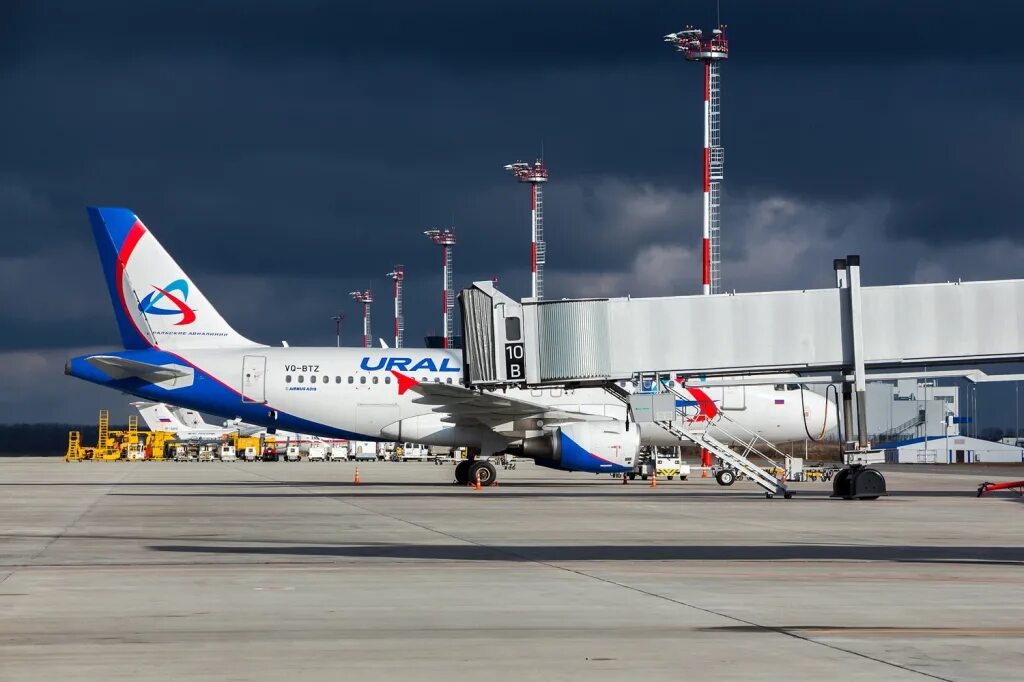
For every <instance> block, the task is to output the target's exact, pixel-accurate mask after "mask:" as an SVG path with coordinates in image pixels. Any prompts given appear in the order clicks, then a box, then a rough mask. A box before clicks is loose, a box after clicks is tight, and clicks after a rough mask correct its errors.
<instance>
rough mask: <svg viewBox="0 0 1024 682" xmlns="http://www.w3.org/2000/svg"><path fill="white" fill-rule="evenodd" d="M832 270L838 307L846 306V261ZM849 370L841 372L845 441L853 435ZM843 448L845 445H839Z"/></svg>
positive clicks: (844, 320)
mask: <svg viewBox="0 0 1024 682" xmlns="http://www.w3.org/2000/svg"><path fill="white" fill-rule="evenodd" d="M832 268H833V269H834V270H835V272H836V288H837V289H840V298H839V301H840V306H845V305H846V295H847V292H846V290H848V289H849V287H850V280H849V277H848V273H847V270H846V259H845V258H836V259H835V260H834V261H832ZM841 319H842V323H843V324H844V325H845V324H846V323H847V321H848V318H847V316H846V315H843V316H842V318H841ZM850 371H851V370H850V368H849V367H844V368H843V370H842V375H843V435H844V436H845V440H847V441H848V440H850V438H851V434H852V433H853V386H852V385H851V384H850V382H849V381H848V380H846V377H848V376H849V375H850ZM840 445H842V446H843V447H845V443H841V444H840Z"/></svg>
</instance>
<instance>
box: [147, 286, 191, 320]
mask: <svg viewBox="0 0 1024 682" xmlns="http://www.w3.org/2000/svg"><path fill="white" fill-rule="evenodd" d="M153 289H154V291H151V292H149V293H148V294H146V297H145V298H144V299H142V301H141V302H139V310H140V311H142V313H143V314H144V315H181V319H180V320H178V321H177V322H175V323H174V324H175V326H181V325H186V324H192V323H193V322H195V321H196V314H195V312H194V311H193V310H192V309H191V308H189V307H188V306H187V305H185V301H187V300H188V282H186V281H185V280H183V279H176V280H174V281H173V282H171V283H170V284H168V285H167V286H165V287H164V288H162V289H161V288H160V287H158V286H156V285H153ZM175 294H177V295H175ZM164 299H167V301H169V302H170V303H171V304H172V305H173V306H174V307H173V308H171V307H160V306H159V305H158V304H159V303H161V302H162V301H163V300H164ZM165 305H166V303H165Z"/></svg>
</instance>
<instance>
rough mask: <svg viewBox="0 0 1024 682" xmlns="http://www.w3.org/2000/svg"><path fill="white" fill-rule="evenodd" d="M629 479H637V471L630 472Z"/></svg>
mask: <svg viewBox="0 0 1024 682" xmlns="http://www.w3.org/2000/svg"><path fill="white" fill-rule="evenodd" d="M629 480H631V481H635V480H636V474H635V473H631V474H629Z"/></svg>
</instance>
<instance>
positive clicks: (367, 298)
mask: <svg viewBox="0 0 1024 682" xmlns="http://www.w3.org/2000/svg"><path fill="white" fill-rule="evenodd" d="M348 295H349V296H351V297H352V298H354V299H356V300H357V301H359V302H360V303H362V304H363V348H369V347H370V346H372V345H373V341H372V339H373V332H371V331H370V304H371V303H373V292H372V291H370V290H369V289H364V290H363V291H350V292H349V294H348Z"/></svg>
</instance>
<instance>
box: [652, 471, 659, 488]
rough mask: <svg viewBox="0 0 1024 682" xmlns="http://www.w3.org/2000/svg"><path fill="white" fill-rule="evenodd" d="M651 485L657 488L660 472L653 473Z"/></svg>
mask: <svg viewBox="0 0 1024 682" xmlns="http://www.w3.org/2000/svg"><path fill="white" fill-rule="evenodd" d="M651 487H652V488H657V487H658V474H657V472H655V473H653V474H651Z"/></svg>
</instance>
